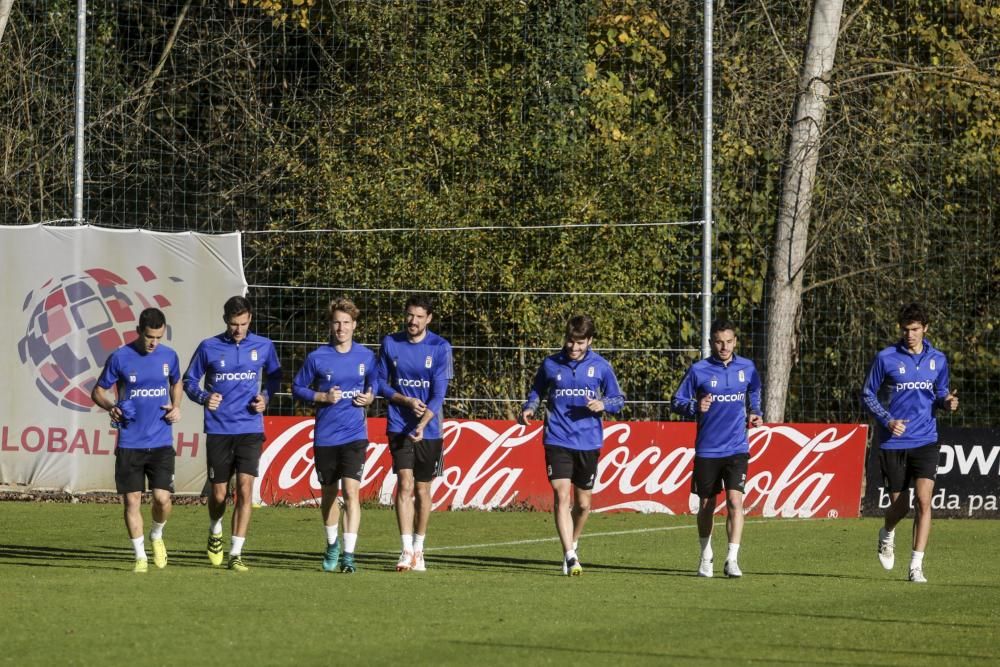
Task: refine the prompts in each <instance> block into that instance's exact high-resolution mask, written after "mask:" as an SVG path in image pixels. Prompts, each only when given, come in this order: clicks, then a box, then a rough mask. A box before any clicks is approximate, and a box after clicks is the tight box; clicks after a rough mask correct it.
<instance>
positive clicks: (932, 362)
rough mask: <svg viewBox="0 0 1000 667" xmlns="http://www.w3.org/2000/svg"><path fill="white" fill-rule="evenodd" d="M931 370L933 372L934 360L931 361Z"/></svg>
mask: <svg viewBox="0 0 1000 667" xmlns="http://www.w3.org/2000/svg"><path fill="white" fill-rule="evenodd" d="M931 370H934V360H933V359H931Z"/></svg>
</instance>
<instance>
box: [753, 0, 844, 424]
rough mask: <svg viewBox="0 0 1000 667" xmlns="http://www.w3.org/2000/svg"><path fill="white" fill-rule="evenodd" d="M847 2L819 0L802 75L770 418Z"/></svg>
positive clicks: (786, 202) (783, 222)
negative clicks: (832, 71) (835, 57)
mask: <svg viewBox="0 0 1000 667" xmlns="http://www.w3.org/2000/svg"><path fill="white" fill-rule="evenodd" d="M843 5H844V1H843V0H815V2H814V4H813V14H812V22H811V25H810V27H809V41H808V43H807V44H806V54H805V60H804V62H803V63H802V75H801V77H800V79H799V93H798V97H797V99H796V102H795V116H794V119H793V121H792V127H791V136H790V138H789V142H788V157H787V160H786V163H785V173H784V179H783V182H782V194H781V202H780V204H779V209H778V224H777V232H776V238H775V244H774V264H773V267H772V268H773V276H772V279H771V303H770V307H769V309H768V328H767V369H766V375H767V381H766V385H765V394H764V396H765V402H764V415H765V417H766V419H767V420H768V421H770V422H780V421H784V418H785V401H786V399H787V396H788V378H789V376H790V375H791V372H792V365H793V363H794V358H793V355H794V350H795V346H796V340H795V338H796V337H795V330H796V324H797V318H798V315H799V311H800V309H801V307H802V278H803V271H804V267H805V262H806V248H807V246H808V240H809V217H810V213H811V208H812V194H813V185H814V182H815V178H816V165H817V163H818V162H819V143H820V136H821V134H822V130H823V120H824V117H825V115H826V100H827V97H828V96H829V94H830V87H829V85H828V84H827V79H828V77H829V74H830V70H831V69H833V57H834V54H835V53H836V50H837V35H838V32H839V30H840V17H841V14H842V13H843Z"/></svg>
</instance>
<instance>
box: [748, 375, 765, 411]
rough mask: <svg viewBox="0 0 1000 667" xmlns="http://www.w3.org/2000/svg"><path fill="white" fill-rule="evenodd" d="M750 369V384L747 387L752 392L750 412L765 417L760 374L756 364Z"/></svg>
mask: <svg viewBox="0 0 1000 667" xmlns="http://www.w3.org/2000/svg"><path fill="white" fill-rule="evenodd" d="M750 371H751V373H750V385H749V386H748V387H747V391H748V393H749V394H750V414H752V415H757V416H758V417H763V416H764V412H763V410H761V409H760V394H761V385H760V375H758V374H757V367H756V366H751V367H750Z"/></svg>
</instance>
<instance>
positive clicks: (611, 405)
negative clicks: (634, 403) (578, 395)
mask: <svg viewBox="0 0 1000 667" xmlns="http://www.w3.org/2000/svg"><path fill="white" fill-rule="evenodd" d="M604 371H605V372H604V373H603V374H602V375H601V398H599V399H598V398H594V399H591V400H590V401H588V402H587V408H588V409H589V410H590V411H591V412H608V413H611V414H616V413H619V412H621V411H622V409H623V408H624V407H625V395H624V394H623V393H622V390H621V387H620V386H618V378H617V377H615V371H614V370H613V369H612V368H611V364H608V365H607V366H606V367H605V369H604Z"/></svg>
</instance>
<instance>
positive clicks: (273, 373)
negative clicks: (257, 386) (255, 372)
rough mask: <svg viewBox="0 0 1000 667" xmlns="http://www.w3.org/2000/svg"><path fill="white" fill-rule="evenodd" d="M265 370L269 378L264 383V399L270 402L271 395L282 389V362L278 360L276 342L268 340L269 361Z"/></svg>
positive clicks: (265, 365)
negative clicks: (275, 348)
mask: <svg viewBox="0 0 1000 667" xmlns="http://www.w3.org/2000/svg"><path fill="white" fill-rule="evenodd" d="M264 372H265V373H266V374H267V380H266V382H265V383H264V390H263V394H264V400H266V401H268V402H270V401H271V397H272V396H274V395H275V394H277V393H278V392H279V391H281V362H280V361H278V353H277V352H275V350H274V344H273V343H270V342H268V351H267V363H265V364H264Z"/></svg>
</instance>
